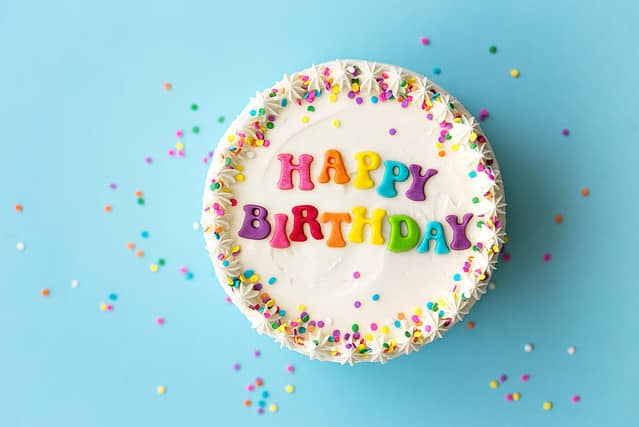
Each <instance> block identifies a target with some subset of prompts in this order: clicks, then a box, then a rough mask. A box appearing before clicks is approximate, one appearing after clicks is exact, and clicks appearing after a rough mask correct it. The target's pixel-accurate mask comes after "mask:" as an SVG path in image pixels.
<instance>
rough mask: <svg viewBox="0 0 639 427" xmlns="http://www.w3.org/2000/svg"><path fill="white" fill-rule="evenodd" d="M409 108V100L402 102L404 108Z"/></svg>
mask: <svg viewBox="0 0 639 427" xmlns="http://www.w3.org/2000/svg"><path fill="white" fill-rule="evenodd" d="M406 107H408V99H405V100H403V101H402V108H406Z"/></svg>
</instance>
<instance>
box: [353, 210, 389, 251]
mask: <svg viewBox="0 0 639 427" xmlns="http://www.w3.org/2000/svg"><path fill="white" fill-rule="evenodd" d="M351 211H352V212H353V215H354V219H353V225H352V227H351V231H350V233H348V241H349V242H353V243H362V242H363V241H364V226H365V225H367V224H368V225H370V226H371V232H370V236H371V243H372V244H374V245H383V244H384V236H382V221H384V217H385V216H386V211H385V210H384V209H373V217H372V218H367V217H366V216H365V215H366V208H363V207H361V206H355V207H354V208H353V209H351Z"/></svg>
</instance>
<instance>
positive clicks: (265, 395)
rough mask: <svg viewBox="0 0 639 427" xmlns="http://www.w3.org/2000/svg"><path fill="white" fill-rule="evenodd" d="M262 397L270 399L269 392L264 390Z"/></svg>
mask: <svg viewBox="0 0 639 427" xmlns="http://www.w3.org/2000/svg"><path fill="white" fill-rule="evenodd" d="M262 397H263V398H264V399H266V398H267V397H268V391H266V390H264V391H263V392H262Z"/></svg>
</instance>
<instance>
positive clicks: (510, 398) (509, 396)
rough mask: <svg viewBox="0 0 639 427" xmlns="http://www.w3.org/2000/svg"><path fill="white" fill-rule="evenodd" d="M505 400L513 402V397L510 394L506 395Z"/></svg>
mask: <svg viewBox="0 0 639 427" xmlns="http://www.w3.org/2000/svg"><path fill="white" fill-rule="evenodd" d="M506 400H507V401H508V402H511V401H512V400H513V395H512V394H510V393H508V394H507V395H506Z"/></svg>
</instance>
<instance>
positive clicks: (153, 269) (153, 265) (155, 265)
mask: <svg viewBox="0 0 639 427" xmlns="http://www.w3.org/2000/svg"><path fill="white" fill-rule="evenodd" d="M158 269H159V267H158V265H157V264H151V271H152V272H154V273H155V272H156V271H158Z"/></svg>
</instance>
